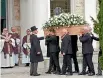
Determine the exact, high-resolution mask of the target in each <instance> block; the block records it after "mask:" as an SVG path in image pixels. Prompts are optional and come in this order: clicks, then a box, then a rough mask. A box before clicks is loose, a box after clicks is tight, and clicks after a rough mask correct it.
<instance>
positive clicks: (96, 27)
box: [92, 0, 103, 69]
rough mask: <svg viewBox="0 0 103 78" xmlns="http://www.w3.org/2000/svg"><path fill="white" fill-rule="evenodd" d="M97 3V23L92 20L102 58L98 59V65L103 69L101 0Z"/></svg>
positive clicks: (102, 0) (102, 7)
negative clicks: (98, 39)
mask: <svg viewBox="0 0 103 78" xmlns="http://www.w3.org/2000/svg"><path fill="white" fill-rule="evenodd" d="M98 2H99V13H98V16H97V18H98V21H95V20H94V19H93V18H92V20H93V22H94V32H95V33H97V34H98V35H99V38H100V41H99V42H100V46H101V49H102V56H100V57H99V63H100V65H101V67H102V69H103V0H98Z"/></svg>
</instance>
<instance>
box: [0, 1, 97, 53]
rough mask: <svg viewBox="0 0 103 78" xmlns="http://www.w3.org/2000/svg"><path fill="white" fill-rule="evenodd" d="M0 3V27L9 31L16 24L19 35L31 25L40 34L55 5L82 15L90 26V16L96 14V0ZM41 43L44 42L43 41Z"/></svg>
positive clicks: (23, 33)
mask: <svg viewBox="0 0 103 78" xmlns="http://www.w3.org/2000/svg"><path fill="white" fill-rule="evenodd" d="M0 5H1V15H0V16H1V29H3V28H4V27H7V28H8V29H9V31H10V29H11V27H13V26H16V27H18V28H19V29H20V30H21V31H20V33H21V37H23V36H24V35H25V31H26V29H28V28H30V27H31V26H33V25H35V26H37V27H38V28H39V30H40V33H39V34H38V35H39V36H42V35H43V31H42V26H43V24H44V23H45V22H46V21H47V20H48V19H49V18H50V17H51V16H52V15H53V14H54V10H55V9H56V8H57V7H59V8H60V9H61V10H62V11H63V12H69V13H74V14H79V15H81V16H83V17H84V19H85V20H86V21H87V22H88V23H89V24H90V26H91V27H93V23H92V21H91V19H90V16H92V17H93V18H95V19H96V16H97V8H96V7H97V0H0ZM42 43H43V44H44V41H43V42H42ZM94 44H95V43H94ZM94 47H95V48H96V46H94ZM42 48H43V49H44V48H45V47H44V46H42ZM45 51H46V50H44V52H45Z"/></svg>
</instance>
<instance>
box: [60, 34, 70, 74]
mask: <svg viewBox="0 0 103 78" xmlns="http://www.w3.org/2000/svg"><path fill="white" fill-rule="evenodd" d="M61 52H62V53H65V55H64V56H63V66H62V73H63V74H65V73H66V69H67V68H68V70H67V71H68V72H70V73H72V63H71V62H72V61H71V58H72V47H71V37H70V35H68V34H66V35H65V36H64V38H63V39H62V43H61Z"/></svg>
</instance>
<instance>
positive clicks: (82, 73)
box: [78, 72, 86, 75]
mask: <svg viewBox="0 0 103 78" xmlns="http://www.w3.org/2000/svg"><path fill="white" fill-rule="evenodd" d="M78 75H86V72H81V73H79V74H78Z"/></svg>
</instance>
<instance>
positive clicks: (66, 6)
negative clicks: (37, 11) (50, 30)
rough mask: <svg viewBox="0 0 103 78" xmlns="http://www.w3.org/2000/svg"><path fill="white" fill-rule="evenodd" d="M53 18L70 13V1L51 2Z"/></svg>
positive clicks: (54, 0)
mask: <svg viewBox="0 0 103 78" xmlns="http://www.w3.org/2000/svg"><path fill="white" fill-rule="evenodd" d="M50 10H51V16H53V15H58V14H60V13H62V12H65V13H68V12H70V0H50Z"/></svg>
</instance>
